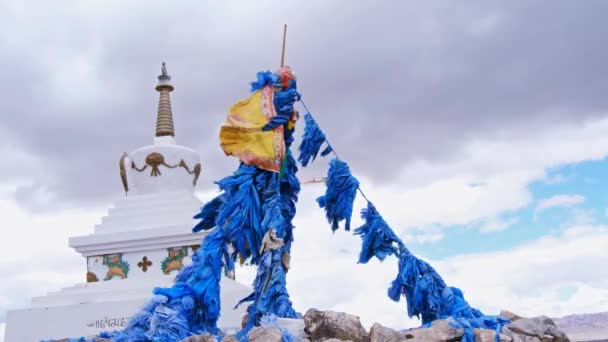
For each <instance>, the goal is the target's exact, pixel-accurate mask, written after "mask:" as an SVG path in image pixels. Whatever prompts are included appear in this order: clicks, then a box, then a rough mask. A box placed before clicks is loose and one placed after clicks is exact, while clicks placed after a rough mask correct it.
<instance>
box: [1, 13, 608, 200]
mask: <svg viewBox="0 0 608 342" xmlns="http://www.w3.org/2000/svg"><path fill="white" fill-rule="evenodd" d="M3 6H4V7H6V8H2V7H3ZM0 10H1V11H0V19H1V20H0V29H1V30H0V32H1V33H0V51H1V53H0V65H2V69H3V72H2V79H1V80H0V92H1V93H2V94H3V99H4V100H3V102H4V104H3V109H2V121H1V123H0V132H6V134H3V135H2V136H3V137H4V138H3V139H2V140H4V141H2V140H0V147H4V149H0V150H2V151H5V150H6V151H13V152H14V153H15V154H18V153H20V154H25V155H27V156H29V157H28V158H25V159H27V160H30V161H32V162H31V163H30V164H27V163H25V165H24V166H23V167H20V168H15V167H12V168H10V167H9V168H3V169H2V170H0V176H2V177H3V179H4V181H5V182H9V183H10V182H13V183H14V182H21V183H23V184H22V185H21V187H20V188H19V189H18V190H17V193H16V198H17V199H18V200H19V202H20V203H22V204H23V205H24V206H29V207H33V206H35V205H36V203H38V202H37V201H36V200H34V197H36V195H35V194H36V193H39V192H40V191H44V192H47V193H49V194H50V195H51V196H53V198H54V199H55V203H63V204H65V205H86V204H92V203H95V202H99V201H107V200H109V199H111V198H113V197H115V196H117V194H119V193H120V181H119V178H118V165H117V164H118V162H117V161H118V158H119V157H120V155H121V154H122V152H124V151H131V150H133V149H134V148H136V147H139V146H141V145H144V144H148V143H151V141H152V135H153V130H154V119H155V111H156V106H157V103H156V101H157V94H156V92H155V91H154V90H153V87H154V85H155V81H156V80H155V77H156V75H157V74H158V72H159V66H160V62H161V61H163V60H164V61H167V64H168V69H169V73H170V74H171V75H172V77H173V81H174V84H175V86H176V91H175V92H174V93H173V94H172V102H173V109H174V115H175V121H176V130H177V135H176V138H177V140H178V143H181V144H184V145H188V146H192V147H194V148H196V149H197V150H198V151H199V152H200V153H201V157H202V162H203V169H204V171H203V176H202V178H201V181H200V182H199V183H200V184H201V185H200V186H201V187H204V188H209V187H211V186H212V184H211V180H214V179H217V178H219V177H222V176H223V175H225V174H226V173H228V172H230V170H231V169H233V168H234V165H235V163H236V162H235V161H234V160H229V159H227V158H225V157H223V154H222V152H221V150H220V149H219V147H218V141H217V127H218V125H219V124H220V123H221V121H222V120H223V117H224V115H225V112H226V109H227V108H228V107H229V105H230V104H231V103H233V102H234V101H236V100H238V99H240V98H242V97H244V96H245V95H246V94H247V82H248V81H250V80H251V79H252V78H253V77H254V75H255V72H256V71H258V70H260V69H266V68H271V69H274V68H276V66H277V63H278V60H279V49H280V46H279V44H280V30H281V27H282V24H283V23H284V22H286V23H288V24H289V35H288V46H287V61H288V64H290V65H292V66H293V67H294V70H295V71H296V73H297V74H298V76H299V78H300V89H301V92H302V93H303V95H304V99H305V100H306V103H307V104H308V106H309V107H310V109H311V110H313V111H314V114H315V115H316V116H317V118H318V120H319V121H320V123H321V124H322V126H323V128H324V129H325V130H326V131H327V133H328V135H329V136H330V137H331V138H332V140H333V141H332V143H333V144H334V146H335V147H336V148H337V149H339V151H340V152H341V154H342V155H343V156H344V158H345V159H347V160H348V161H350V163H351V166H352V167H353V168H354V169H356V171H357V174H361V175H366V176H369V177H373V178H377V179H378V181H386V180H387V179H389V178H390V176H391V175H393V174H395V173H396V172H398V171H399V170H400V169H401V168H403V167H406V166H407V164H408V162H410V161H412V160H415V159H424V160H428V161H431V162H441V161H445V160H448V159H452V158H458V154H459V149H460V148H461V147H462V146H463V145H464V144H465V143H467V142H468V141H470V140H471V139H476V138H487V137H492V136H495V135H498V134H500V135H507V136H512V137H513V138H517V137H518V136H521V135H525V134H534V132H535V131H536V130H538V129H548V128H550V127H551V126H552V125H558V124H564V123H578V122H583V121H584V120H587V119H589V118H593V117H596V116H600V115H605V113H606V109H607V106H608V100H607V97H606V96H605V94H606V93H607V90H608V89H607V88H608V81H606V77H605V75H606V74H607V72H606V71H607V68H606V66H605V65H606V63H605V61H606V60H608V59H607V58H606V57H608V56H607V54H608V52H607V51H608V50H607V48H606V47H605V46H604V44H602V42H603V38H604V37H605V36H606V34H607V33H608V24H607V23H606V22H605V20H604V19H603V18H602V15H603V13H606V12H607V10H608V3H606V2H604V1H580V2H571V1H552V2H546V1H527V2H507V1H503V2H472V1H471V2H444V1H438V2H427V1H424V2H422V1H420V2H411V1H407V2H406V1H400V2H397V1H394V2H346V1H344V2H331V3H329V2H321V1H316V2H315V1H312V2H310V1H308V2H300V3H298V4H296V3H295V2H290V3H287V2H259V1H256V2H247V3H245V2H243V3H241V4H238V5H237V4H235V3H228V4H219V3H197V4H196V5H195V4H190V5H184V4H176V3H167V2H159V3H151V2H145V3H143V2H142V3H140V4H139V5H135V4H123V3H118V2H116V3H114V4H112V5H107V4H106V5H103V4H102V2H99V3H89V4H86V5H84V4H79V5H76V6H74V5H73V3H72V4H68V3H61V2H53V3H52V4H45V3H41V4H40V3H39V4H31V5H30V6H27V5H24V4H23V3H15V4H4V5H0ZM7 146H10V147H7ZM5 154H6V153H5ZM7 158H10V153H8V154H7ZM22 159H23V158H22ZM5 160H6V158H5ZM315 175H317V174H315ZM317 176H318V175H317ZM24 180H25V181H24Z"/></svg>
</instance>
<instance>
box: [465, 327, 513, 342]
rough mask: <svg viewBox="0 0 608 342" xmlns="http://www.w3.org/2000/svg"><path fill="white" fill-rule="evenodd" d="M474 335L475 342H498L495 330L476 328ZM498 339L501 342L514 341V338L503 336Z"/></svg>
mask: <svg viewBox="0 0 608 342" xmlns="http://www.w3.org/2000/svg"><path fill="white" fill-rule="evenodd" d="M473 334H474V335H475V342H496V332H495V331H494V330H489V329H480V328H475V329H473ZM498 338H499V339H500V342H511V341H513V338H511V337H510V336H507V335H503V334H500V335H499V336H498Z"/></svg>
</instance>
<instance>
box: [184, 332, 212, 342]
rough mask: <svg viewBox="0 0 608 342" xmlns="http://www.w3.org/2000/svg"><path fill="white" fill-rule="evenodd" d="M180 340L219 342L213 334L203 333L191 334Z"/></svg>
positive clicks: (188, 341) (186, 341)
mask: <svg viewBox="0 0 608 342" xmlns="http://www.w3.org/2000/svg"><path fill="white" fill-rule="evenodd" d="M180 342H217V339H216V338H215V336H213V335H211V334H203V335H195V336H190V337H188V338H186V339H183V340H181V341H180Z"/></svg>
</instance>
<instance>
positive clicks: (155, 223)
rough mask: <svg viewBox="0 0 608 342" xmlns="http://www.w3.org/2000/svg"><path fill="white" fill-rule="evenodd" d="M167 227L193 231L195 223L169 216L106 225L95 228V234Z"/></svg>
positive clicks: (187, 219)
mask: <svg viewBox="0 0 608 342" xmlns="http://www.w3.org/2000/svg"><path fill="white" fill-rule="evenodd" d="M165 226H180V227H187V228H188V229H187V230H191V229H192V227H193V226H194V223H193V221H192V220H191V219H189V218H184V217H178V218H176V217H169V216H158V217H152V218H151V219H149V220H147V221H139V222H138V221H129V220H125V221H120V222H113V223H104V224H100V225H97V226H95V234H108V233H117V232H131V231H139V230H147V229H157V228H162V227H165Z"/></svg>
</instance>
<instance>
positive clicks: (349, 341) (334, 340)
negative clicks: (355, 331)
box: [321, 338, 353, 342]
mask: <svg viewBox="0 0 608 342" xmlns="http://www.w3.org/2000/svg"><path fill="white" fill-rule="evenodd" d="M321 342H353V341H351V340H339V339H337V338H330V339H328V340H323V341H321Z"/></svg>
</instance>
